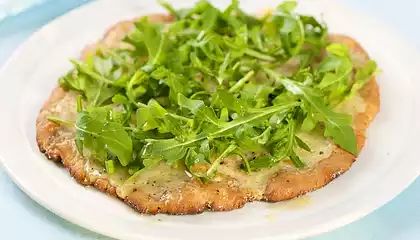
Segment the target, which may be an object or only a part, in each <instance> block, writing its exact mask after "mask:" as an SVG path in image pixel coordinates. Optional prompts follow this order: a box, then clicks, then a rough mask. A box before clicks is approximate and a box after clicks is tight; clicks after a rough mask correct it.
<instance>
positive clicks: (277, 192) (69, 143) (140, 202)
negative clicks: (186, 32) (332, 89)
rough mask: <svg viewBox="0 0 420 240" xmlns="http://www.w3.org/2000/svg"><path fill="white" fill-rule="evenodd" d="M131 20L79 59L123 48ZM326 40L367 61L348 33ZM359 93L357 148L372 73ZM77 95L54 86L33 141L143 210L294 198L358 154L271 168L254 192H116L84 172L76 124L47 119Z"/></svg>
mask: <svg viewBox="0 0 420 240" xmlns="http://www.w3.org/2000/svg"><path fill="white" fill-rule="evenodd" d="M149 20H151V21H156V22H158V21H160V22H169V21H172V20H173V19H172V17H171V16H168V15H152V16H149ZM133 21H134V20H130V21H123V22H120V23H117V24H115V25H114V26H112V27H111V28H110V29H109V30H108V31H107V32H106V34H105V36H104V38H103V39H102V40H100V41H98V42H97V43H95V44H93V45H89V46H87V47H86V48H85V49H84V50H83V51H82V56H81V58H84V57H85V56H86V55H87V54H88V53H90V52H92V51H95V50H96V49H97V48H98V47H108V48H115V47H121V46H122V45H121V39H122V38H123V37H124V36H125V35H126V34H127V33H129V32H130V31H131V29H132V26H133ZM328 40H329V41H330V42H337V43H344V44H346V45H348V46H349V48H350V51H351V55H352V56H353V58H354V59H355V60H356V61H358V62H359V63H360V64H362V65H363V64H364V63H366V62H367V61H368V60H369V56H368V55H367V53H366V52H365V51H364V50H363V49H362V47H361V46H360V45H359V44H358V43H357V42H356V41H355V40H353V39H351V38H350V37H348V36H344V35H330V36H329V37H328ZM359 93H360V96H361V97H362V98H363V100H364V102H365V109H364V111H363V112H360V113H358V114H356V116H355V119H354V129H355V132H356V136H357V144H358V150H359V151H360V150H361V149H362V148H363V145H364V142H365V140H366V136H365V132H366V129H367V128H368V126H369V124H370V122H371V121H372V120H373V118H374V116H375V115H376V113H377V112H378V110H379V87H378V85H377V83H376V80H375V78H372V79H371V80H370V81H369V82H368V83H367V84H366V85H365V86H364V87H363V88H362V89H361V90H360V92H359ZM75 99H76V94H75V93H74V92H70V91H66V90H65V89H63V88H61V87H59V86H57V87H56V88H55V89H54V90H53V92H52V93H51V95H50V97H49V98H48V100H47V101H46V102H45V104H44V105H43V107H42V109H41V110H40V113H39V116H38V119H37V122H36V141H37V143H38V146H39V149H40V151H41V152H43V153H44V154H45V155H46V156H47V157H48V158H49V159H51V160H53V161H57V162H62V163H63V165H64V167H65V168H67V169H68V171H69V172H70V174H71V176H72V177H73V178H74V179H75V180H76V181H77V182H79V183H81V184H83V185H86V186H94V187H95V188H97V189H99V190H101V191H102V192H105V193H107V194H109V195H112V196H115V197H117V198H120V199H121V200H123V201H124V202H126V203H127V204H128V205H130V206H131V207H133V208H135V209H136V210H137V211H139V212H141V213H147V214H156V213H168V214H195V213H201V212H203V211H204V210H206V209H208V210H211V211H228V210H233V209H236V208H241V207H242V206H243V205H244V204H245V203H246V202H250V201H254V200H264V201H271V202H277V201H282V200H286V199H292V198H295V197H298V196H301V195H303V194H305V193H307V192H310V191H313V190H316V189H319V188H321V187H323V186H324V185H326V184H328V183H329V182H331V181H332V180H333V179H335V178H336V177H338V176H339V175H341V174H342V173H344V172H345V171H347V170H348V169H349V168H350V167H351V165H352V164H353V162H354V161H355V160H356V156H354V155H352V154H350V153H348V152H347V151H345V150H343V149H341V148H339V147H338V146H333V152H332V153H331V155H329V157H327V158H325V159H323V160H321V161H319V162H318V163H317V164H316V165H315V166H313V167H312V168H309V169H305V170H302V171H289V172H287V171H286V172H285V171H281V172H280V171H279V172H277V173H274V174H273V175H272V176H271V177H270V179H269V180H268V182H267V184H266V187H265V191H263V193H262V194H255V193H254V192H252V191H249V190H248V189H244V188H240V187H239V186H238V185H237V184H232V183H231V182H230V181H220V182H214V183H208V184H203V183H201V182H200V181H198V180H196V179H193V178H191V179H188V180H185V181H182V182H181V183H180V184H178V185H176V186H170V187H168V186H165V185H156V186H155V185H154V184H155V183H149V182H147V184H151V186H152V188H149V190H148V191H145V190H144V189H142V188H134V189H133V190H132V191H130V192H129V193H128V194H124V193H121V192H120V191H118V186H119V183H118V182H116V181H112V180H111V178H110V177H109V176H108V175H106V174H97V175H95V174H93V175H92V174H89V173H88V171H87V168H86V161H87V160H86V159H84V158H83V157H82V156H81V155H80V154H79V153H78V151H77V149H76V146H75V143H74V129H71V128H67V127H65V126H61V125H58V124H56V123H54V122H51V121H48V120H47V117H48V116H57V115H59V116H61V117H63V118H66V119H72V118H74V115H75V111H76V110H75V102H76V101H75ZM147 186H148V187H150V186H149V185H147ZM150 189H152V191H150Z"/></svg>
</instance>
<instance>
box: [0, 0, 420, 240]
mask: <svg viewBox="0 0 420 240" xmlns="http://www.w3.org/2000/svg"><path fill="white" fill-rule="evenodd" d="M214 2H216V4H217V5H218V6H226V5H227V4H228V3H227V1H223V0H220V1H214ZM277 3H278V1H270V0H258V1H252V0H249V1H242V6H243V7H244V8H245V9H246V10H247V11H257V10H258V9H261V8H267V7H269V6H275V5H276V4H277ZM191 4H192V1H177V4H176V6H177V7H179V6H184V7H185V6H189V5H191ZM299 8H300V12H305V13H311V14H315V15H318V16H319V15H320V14H321V13H322V14H323V18H324V19H325V21H326V22H327V23H328V25H329V29H330V32H335V33H344V34H348V35H350V36H352V37H354V38H355V39H357V40H358V41H359V42H360V43H361V44H362V45H363V47H364V48H366V49H367V50H368V52H369V54H370V55H371V56H372V57H373V58H374V59H375V60H377V62H378V64H379V66H380V67H381V69H382V70H383V73H382V74H380V76H379V77H378V82H379V84H380V87H381V111H380V113H379V114H378V116H377V117H376V119H375V121H374V122H373V124H372V125H371V127H370V128H369V138H368V141H367V143H366V146H365V148H364V149H363V151H362V153H361V155H360V157H359V159H358V161H357V162H356V163H355V164H354V165H353V167H352V168H351V170H350V171H349V172H347V173H345V174H344V175H343V176H341V177H340V178H338V179H337V180H335V181H333V183H331V184H329V185H328V186H326V187H325V188H322V189H321V190H319V191H316V192H313V193H311V194H309V196H310V199H311V201H310V203H309V204H308V205H307V206H306V207H302V208H298V209H294V210H291V209H290V208H288V207H285V206H283V207H280V208H277V207H274V208H273V206H275V205H273V204H267V203H252V204H247V205H246V206H245V207H244V208H243V209H240V210H235V211H231V212H223V213H220V212H219V213H204V214H201V215H195V216H167V215H159V216H142V215H139V214H138V213H136V212H135V211H133V210H131V209H130V208H128V207H127V206H125V205H124V204H123V203H122V202H120V201H118V200H116V199H113V198H111V197H109V196H106V195H104V194H102V193H99V192H98V191H96V190H94V189H92V188H84V187H82V186H80V185H78V184H77V183H76V182H75V181H73V180H72V179H71V178H70V177H69V174H68V173H67V172H66V171H65V170H64V169H63V168H60V167H58V166H57V165H56V164H54V163H52V162H50V161H47V160H46V159H45V158H44V157H43V156H42V155H41V154H40V153H39V151H38V148H37V146H36V143H35V119H36V116H37V114H38V110H39V109H40V107H41V105H42V103H43V101H44V100H45V99H46V98H47V97H48V96H49V94H50V91H51V90H52V88H53V87H54V86H55V85H56V81H57V78H58V77H59V76H60V75H61V74H62V73H64V72H65V71H66V70H67V69H69V68H70V64H69V62H68V60H67V59H68V58H70V57H77V56H78V54H79V52H80V50H81V49H82V48H83V46H85V45H86V44H88V43H92V42H94V41H95V40H96V39H98V38H100V37H101V36H102V35H103V33H104V31H105V29H106V28H108V27H109V26H110V25H111V24H113V23H115V22H117V21H119V20H122V19H128V18H131V17H134V16H137V15H142V14H146V13H150V12H157V11H163V10H162V9H161V8H160V7H158V5H157V4H156V3H155V2H154V1H151V2H149V1H138V0H132V1H131V0H130V1H115V0H109V1H108V0H104V1H95V2H93V3H91V4H88V5H86V6H84V7H82V8H80V9H77V10H75V11H72V12H70V13H69V14H67V15H65V16H63V17H60V18H59V19H57V20H55V21H53V22H51V23H50V24H48V25H47V26H45V27H43V28H42V29H41V30H40V31H38V32H37V33H35V34H34V35H33V36H32V37H30V38H29V39H28V41H26V42H25V43H24V44H23V45H22V46H21V47H20V48H19V50H18V51H16V52H15V54H14V55H13V56H12V57H11V59H10V60H9V61H8V62H7V64H6V65H5V66H4V68H3V69H2V70H1V71H0V79H1V81H2V87H1V89H0V109H2V113H3V114H1V115H2V116H1V118H0V134H1V135H0V155H1V159H2V161H3V163H4V165H5V168H6V170H7V172H8V173H9V175H10V176H11V177H12V178H13V180H14V181H15V182H16V183H17V184H18V185H19V186H20V187H21V188H22V189H23V190H24V191H25V192H26V193H27V194H28V195H29V196H31V197H32V198H33V199H34V200H36V201H38V202H39V203H41V204H42V205H43V206H45V207H46V208H48V209H50V210H51V211H53V212H55V213H57V214H58V215H60V216H62V217H63V218H65V219H67V220H70V221H72V222H73V223H76V224H78V225H80V226H83V227H85V228H88V229H91V230H93V231H97V232H99V233H102V234H105V235H108V236H112V237H115V238H119V239H147V240H150V239H183V240H189V239H194V240H195V239H202V240H207V239H211V240H214V239H218V238H219V239H243V240H246V239H257V238H258V239H294V238H302V237H307V236H310V235H314V234H318V233H322V232H326V231H329V230H332V229H334V228H337V227H339V226H342V225H344V224H347V223H350V222H352V221H354V220H356V219H358V218H360V217H362V216H364V215H366V214H368V213H370V212H372V211H373V210H375V209H376V208H378V207H380V206H381V205H383V204H385V203H386V202H387V201H389V200H391V199H392V198H393V197H395V196H396V195H397V194H398V193H399V192H401V191H402V190H403V189H404V188H405V187H407V186H408V185H409V184H410V183H411V182H412V181H413V180H414V179H415V178H416V177H417V176H418V174H419V173H420V161H418V155H417V154H416V150H418V147H419V144H418V141H417V136H420V127H419V125H418V123H419V122H420V118H419V109H420V108H419V107H420V104H419V98H418V97H417V98H415V96H414V93H415V91H418V90H420V86H419V81H416V79H415V77H414V76H416V71H418V68H419V67H420V64H418V62H417V59H418V56H416V55H414V54H413V52H412V49H411V48H409V47H408V46H407V44H406V43H405V42H404V41H403V40H401V39H400V38H399V37H398V36H396V35H395V34H393V33H392V32H390V31H389V30H388V29H386V28H385V27H384V26H382V25H380V24H379V23H377V22H375V21H374V20H373V19H370V18H368V17H367V16H364V15H361V14H359V13H355V12H353V11H351V10H349V9H347V8H345V7H343V6H341V5H339V4H338V3H337V1H329V0H317V1H301V3H300V6H299ZM416 63H417V64H416ZM415 137H416V138H415ZM276 205H282V203H280V204H276ZM283 205H284V203H283ZM286 205H287V204H286Z"/></svg>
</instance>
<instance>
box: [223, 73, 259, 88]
mask: <svg viewBox="0 0 420 240" xmlns="http://www.w3.org/2000/svg"><path fill="white" fill-rule="evenodd" d="M254 74H255V72H254V70H251V71H249V72H248V73H247V74H245V76H243V77H242V78H241V79H239V81H237V82H236V83H235V85H233V86H232V87H231V88H230V89H229V92H230V93H233V92H236V91H238V90H239V89H241V88H242V86H243V85H244V84H245V83H246V82H247V81H248V80H249V79H250V78H251V77H252V76H253V75H254Z"/></svg>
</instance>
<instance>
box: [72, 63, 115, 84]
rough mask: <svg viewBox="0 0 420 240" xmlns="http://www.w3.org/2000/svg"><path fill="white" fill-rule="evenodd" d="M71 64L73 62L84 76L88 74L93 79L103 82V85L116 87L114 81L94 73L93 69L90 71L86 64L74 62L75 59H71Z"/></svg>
mask: <svg viewBox="0 0 420 240" xmlns="http://www.w3.org/2000/svg"><path fill="white" fill-rule="evenodd" d="M70 62H72V63H73V64H74V66H75V67H76V68H77V69H78V70H79V71H81V72H83V73H84V74H87V75H89V76H91V77H92V78H94V79H96V80H98V81H101V82H103V83H106V84H110V85H114V81H111V80H109V79H108V78H106V77H104V76H102V75H100V74H98V73H96V72H94V71H92V70H91V69H89V68H88V67H86V66H85V65H84V64H82V63H80V62H78V61H76V60H74V59H70Z"/></svg>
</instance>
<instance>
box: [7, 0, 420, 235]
mask: <svg viewBox="0 0 420 240" xmlns="http://www.w3.org/2000/svg"><path fill="white" fill-rule="evenodd" d="M1 1H2V0H0V3H1ZM88 1H89V0H49V1H47V2H46V3H44V4H41V5H37V6H35V7H33V8H31V9H30V10H27V11H25V12H22V13H20V14H18V15H16V16H13V17H9V18H6V19H5V20H3V21H1V20H0V66H1V65H2V64H3V63H4V61H5V60H6V59H7V58H8V57H9V56H10V54H11V53H12V52H13V50H15V49H16V47H17V46H18V45H19V44H20V43H22V42H23V41H24V40H25V39H26V38H27V37H28V36H29V35H30V34H31V33H33V32H34V31H35V30H36V29H38V28H39V27H41V26H43V25H44V24H46V23H47V22H49V21H50V20H52V19H54V18H55V17H57V16H60V15H62V14H64V13H66V12H68V11H69V10H71V9H73V8H75V7H77V6H80V5H82V4H84V3H86V2H88ZM313 1H316V0H313ZM340 1H342V2H344V3H345V4H347V5H348V6H349V7H352V8H356V9H358V10H360V11H362V12H365V13H367V14H370V15H373V16H374V17H375V18H376V19H377V20H378V21H382V22H384V23H386V24H387V25H389V26H390V27H392V28H394V30H396V32H397V33H399V34H401V35H403V36H404V37H405V38H406V39H407V40H408V41H409V42H410V43H411V44H412V46H413V48H414V49H415V50H416V51H417V52H420V51H419V50H420V32H419V31H417V30H416V28H417V27H418V26H417V23H419V22H420V1H417V0H399V1H397V2H396V1H391V0H390V1H388V0H382V1H381V0H340ZM1 6H2V5H1V4H0V12H1V10H2V9H1ZM390 47H398V46H390ZM384 50H386V49H384ZM419 67H420V66H419ZM418 203H420V179H418V180H417V181H415V182H414V183H413V184H412V185H411V186H410V187H408V188H407V189H406V190H405V191H404V192H402V193H401V194H400V195H399V196H398V197H396V198H395V199H394V200H392V201H391V202H389V203H388V204H386V205H385V206H383V207H382V208H380V209H379V210H377V211H375V212H373V213H371V214H370V215H368V216H366V217H364V218H362V219H361V220H359V221H356V222H354V223H352V224H349V225H347V226H345V227H342V228H340V229H337V230H335V231H333V232H330V233H326V234H323V235H320V236H317V237H314V238H311V240H332V239H344V240H346V239H349V240H350V239H359V240H365V239H366V240H367V239H380V240H387V239H398V240H401V239H402V240H405V239H420V228H419V227H418V226H419V225H420V207H419V205H418ZM0 213H1V214H0V226H1V227H0V229H1V230H2V233H1V235H2V236H3V237H2V239H29V238H32V239H41V238H42V239H44V240H49V239H51V240H52V239H63V240H67V239H109V238H107V237H104V236H101V235H99V234H96V233H93V232H91V231H88V230H85V229H83V228H80V227H78V226H75V225H74V224H72V223H70V222H68V221H66V220H64V219H62V218H60V217H58V216H56V215H55V214H53V213H51V212H49V211H48V210H46V209H45V208H43V207H42V206H40V205H39V204H37V203H36V202H34V201H32V200H31V199H30V198H29V197H28V196H27V195H26V194H25V193H23V192H22V191H21V190H20V189H19V188H18V187H17V186H16V185H15V184H14V183H13V182H12V181H11V179H10V178H9V177H8V176H7V174H6V173H5V171H4V170H3V169H2V166H0Z"/></svg>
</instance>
